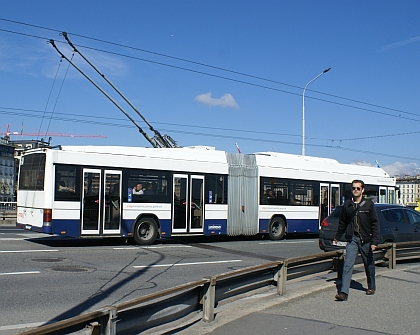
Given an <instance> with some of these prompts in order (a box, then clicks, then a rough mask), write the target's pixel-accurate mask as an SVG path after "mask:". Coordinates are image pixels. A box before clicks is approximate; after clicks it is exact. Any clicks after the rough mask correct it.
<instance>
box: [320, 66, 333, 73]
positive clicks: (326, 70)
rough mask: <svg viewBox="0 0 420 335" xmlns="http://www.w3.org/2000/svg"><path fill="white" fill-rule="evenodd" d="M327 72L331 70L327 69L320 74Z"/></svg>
mask: <svg viewBox="0 0 420 335" xmlns="http://www.w3.org/2000/svg"><path fill="white" fill-rule="evenodd" d="M329 70H331V68H330V67H329V68H328V69H325V70H324V72H322V73H327V72H328V71H329Z"/></svg>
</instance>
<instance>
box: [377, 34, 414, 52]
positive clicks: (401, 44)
mask: <svg viewBox="0 0 420 335" xmlns="http://www.w3.org/2000/svg"><path fill="white" fill-rule="evenodd" d="M415 42H420V36H416V37H412V38H409V39H408V40H404V41H401V42H396V43H392V44H388V45H385V46H384V47H383V48H382V49H381V51H385V50H390V49H395V48H399V47H402V46H404V45H406V44H410V43H415Z"/></svg>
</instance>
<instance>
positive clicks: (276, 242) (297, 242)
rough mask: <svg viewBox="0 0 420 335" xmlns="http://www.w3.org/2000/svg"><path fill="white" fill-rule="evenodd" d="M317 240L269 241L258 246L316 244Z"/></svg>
mask: <svg viewBox="0 0 420 335" xmlns="http://www.w3.org/2000/svg"><path fill="white" fill-rule="evenodd" d="M317 241H318V240H309V241H308V240H305V241H287V242H286V241H270V242H260V243H259V244H278V243H282V244H300V243H314V242H317Z"/></svg>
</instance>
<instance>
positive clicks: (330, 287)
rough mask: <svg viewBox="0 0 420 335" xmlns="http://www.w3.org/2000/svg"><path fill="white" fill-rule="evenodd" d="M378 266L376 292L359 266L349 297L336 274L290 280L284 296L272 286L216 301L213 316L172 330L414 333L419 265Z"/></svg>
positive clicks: (219, 334) (191, 333)
mask: <svg viewBox="0 0 420 335" xmlns="http://www.w3.org/2000/svg"><path fill="white" fill-rule="evenodd" d="M376 270H377V273H376V275H377V292H376V294H375V295H373V296H366V294H365V288H366V284H365V283H366V279H365V274H364V272H363V267H361V268H357V269H356V270H355V272H354V274H353V282H352V285H351V289H350V293H349V299H348V301H345V302H338V301H335V300H334V295H335V294H336V285H335V284H336V280H335V279H334V277H335V274H329V275H327V276H324V277H315V278H312V279H309V280H306V281H302V282H297V283H290V284H289V283H288V285H287V288H286V295H285V296H283V297H281V296H278V295H277V294H276V291H275V289H270V290H268V291H266V292H264V293H261V294H257V295H253V296H250V297H247V298H243V299H240V300H237V301H234V302H231V303H228V304H225V305H223V306H219V307H218V308H217V309H216V313H217V315H216V318H215V321H213V322H210V323H205V322H202V321H197V322H196V323H195V324H193V325H191V326H189V327H187V328H185V329H184V330H181V331H174V332H170V334H182V335H199V334H213V335H233V334H243V335H248V334H249V335H251V334H252V335H255V334H257V335H263V334H270V335H271V334H287V335H297V334H311V335H318V334H334V335H336V334H339V335H350V334H362V335H365V334H400V335H413V334H418V332H419V328H420V321H419V310H420V295H419V293H418V291H419V288H420V264H419V263H413V264H408V265H398V266H397V269H395V270H388V269H387V268H381V267H377V269H376ZM167 334H168V333H167Z"/></svg>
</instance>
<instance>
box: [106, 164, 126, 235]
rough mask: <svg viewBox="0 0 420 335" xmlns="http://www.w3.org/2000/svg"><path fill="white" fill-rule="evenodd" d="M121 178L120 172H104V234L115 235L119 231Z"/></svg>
mask: <svg viewBox="0 0 420 335" xmlns="http://www.w3.org/2000/svg"><path fill="white" fill-rule="evenodd" d="M121 176H122V172H121V171H111V170H105V178H104V183H105V185H104V187H103V189H104V197H103V199H102V204H103V208H102V213H103V218H104V219H103V227H102V229H103V233H104V234H117V233H120V230H121V186H122V185H121Z"/></svg>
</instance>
